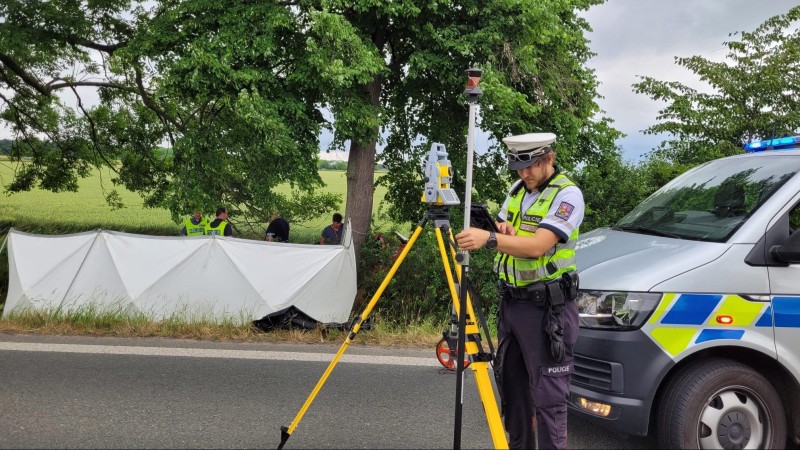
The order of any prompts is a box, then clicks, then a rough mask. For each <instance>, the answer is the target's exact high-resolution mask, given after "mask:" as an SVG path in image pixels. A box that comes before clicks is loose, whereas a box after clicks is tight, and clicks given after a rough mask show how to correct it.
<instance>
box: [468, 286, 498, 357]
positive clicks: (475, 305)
mask: <svg viewBox="0 0 800 450" xmlns="http://www.w3.org/2000/svg"><path fill="white" fill-rule="evenodd" d="M461 282H462V283H465V282H466V283H467V290H468V291H469V296H470V297H471V298H472V309H474V310H475V314H477V315H478V322H479V323H480V325H481V329H483V333H484V334H485V335H486V342H487V343H488V344H489V354H491V355H492V360H494V357H495V354H496V353H495V352H494V345H493V344H492V335H491V334H489V325H488V324H487V323H486V316H485V315H484V314H483V309H482V308H481V300H480V297H479V296H478V293H477V292H476V291H475V288H474V287H473V286H472V283H471V282H470V281H469V280H468V279H467V280H461Z"/></svg>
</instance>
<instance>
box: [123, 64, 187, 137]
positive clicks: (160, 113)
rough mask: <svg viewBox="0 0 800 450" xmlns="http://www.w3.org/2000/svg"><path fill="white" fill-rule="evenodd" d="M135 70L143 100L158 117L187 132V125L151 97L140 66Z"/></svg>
mask: <svg viewBox="0 0 800 450" xmlns="http://www.w3.org/2000/svg"><path fill="white" fill-rule="evenodd" d="M134 71H135V73H136V86H137V87H138V88H139V95H140V96H141V97H142V102H143V103H144V105H145V106H147V107H148V108H150V109H151V110H152V111H153V112H155V113H156V114H157V115H158V117H160V118H161V120H163V121H164V122H166V123H170V124H172V125H174V126H175V128H177V129H178V130H180V131H181V132H182V133H185V132H186V127H185V126H183V125H182V124H181V123H179V122H178V121H176V120H175V119H174V118H173V117H170V116H169V115H168V114H167V113H166V111H164V110H163V109H161V108H160V107H159V106H158V105H156V103H155V102H154V101H153V100H152V99H151V98H150V94H148V93H147V89H145V88H144V83H143V82H142V71H141V70H140V69H139V68H138V67H136V68H134Z"/></svg>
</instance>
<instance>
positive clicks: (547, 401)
mask: <svg viewBox="0 0 800 450" xmlns="http://www.w3.org/2000/svg"><path fill="white" fill-rule="evenodd" d="M499 316H500V318H499V321H498V330H497V334H498V338H499V341H500V343H499V345H498V349H497V361H496V362H495V370H499V372H500V383H499V384H500V386H499V389H500V398H501V400H502V403H503V416H504V417H503V418H504V423H505V428H506V431H507V432H508V434H509V447H510V448H512V449H515V448H536V447H535V444H536V440H535V439H536V437H537V436H538V444H539V447H538V448H542V449H544V448H556V449H563V448H567V402H568V400H569V381H570V375H571V374H572V371H573V354H572V348H573V347H574V345H575V341H576V340H577V338H578V305H577V303H576V302H575V301H574V300H568V301H567V302H566V304H565V305H564V310H563V311H562V312H561V315H560V320H561V323H562V325H563V326H564V345H565V347H566V349H565V355H564V360H563V361H562V362H561V363H556V362H555V361H554V359H553V357H552V356H550V350H549V345H550V344H549V341H548V337H547V335H546V334H545V332H544V331H543V330H544V320H545V317H546V316H547V309H543V308H540V307H538V306H536V305H535V304H534V303H533V302H531V301H527V302H524V301H519V300H511V299H507V298H504V299H503V300H502V301H501V304H500V311H499ZM537 429H538V430H537ZM535 435H536V436H535Z"/></svg>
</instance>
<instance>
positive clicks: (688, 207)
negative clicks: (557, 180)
mask: <svg viewBox="0 0 800 450" xmlns="http://www.w3.org/2000/svg"><path fill="white" fill-rule="evenodd" d="M798 170H800V158H797V157H791V156H770V157H758V158H733V159H724V160H716V161H711V162H709V163H707V164H705V165H703V166H700V167H697V168H695V169H693V170H690V171H688V172H686V173H684V174H682V175H681V176H679V177H677V178H675V179H674V180H672V181H671V182H669V183H667V184H666V185H664V187H662V188H661V189H659V190H657V191H656V192H655V193H653V195H651V196H650V197H648V198H647V199H646V200H645V201H644V202H642V203H641V204H639V206H637V207H636V208H634V209H633V211H631V212H630V213H628V215H626V216H625V217H623V218H622V219H620V221H619V222H618V223H617V224H616V226H614V227H613V228H614V229H618V230H624V231H631V232H635V233H644V234H653V235H657V236H668V237H673V238H678V239H693V240H701V241H711V242H723V241H725V240H727V239H728V238H729V237H730V236H731V235H732V234H733V233H734V232H735V231H736V230H737V229H738V228H739V227H740V226H741V225H742V224H743V223H744V222H745V220H747V218H748V217H750V215H751V214H752V213H753V212H754V211H755V210H756V209H758V207H759V206H761V204H762V203H764V202H765V201H766V200H767V199H768V198H769V197H770V196H771V195H772V194H773V193H774V192H775V191H777V189H778V188H779V187H780V186H781V185H783V183H785V182H786V181H787V180H788V179H790V178H791V177H792V176H794V174H795V173H797V172H798Z"/></svg>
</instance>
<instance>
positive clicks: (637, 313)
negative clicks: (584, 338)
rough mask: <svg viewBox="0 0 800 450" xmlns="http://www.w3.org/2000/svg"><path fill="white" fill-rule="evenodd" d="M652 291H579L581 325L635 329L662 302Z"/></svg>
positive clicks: (613, 328) (622, 329) (611, 328)
mask: <svg viewBox="0 0 800 450" xmlns="http://www.w3.org/2000/svg"><path fill="white" fill-rule="evenodd" d="M661 297H662V294H660V293H652V292H619V291H588V290H587V291H585V290H580V291H578V313H579V314H580V319H581V327H584V328H595V329H603V330H620V331H624V330H635V329H637V328H639V327H641V326H642V324H644V322H645V321H646V320H647V318H648V317H650V314H651V313H652V312H653V310H654V309H656V306H658V302H659V301H661Z"/></svg>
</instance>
